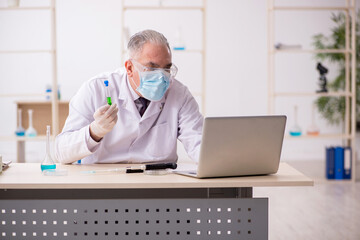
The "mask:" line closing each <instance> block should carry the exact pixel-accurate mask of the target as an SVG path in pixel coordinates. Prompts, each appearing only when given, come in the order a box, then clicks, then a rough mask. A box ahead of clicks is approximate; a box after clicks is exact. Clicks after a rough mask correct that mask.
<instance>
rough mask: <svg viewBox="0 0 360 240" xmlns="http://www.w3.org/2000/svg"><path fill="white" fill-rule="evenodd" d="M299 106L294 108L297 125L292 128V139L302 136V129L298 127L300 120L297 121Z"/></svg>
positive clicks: (290, 132)
mask: <svg viewBox="0 0 360 240" xmlns="http://www.w3.org/2000/svg"><path fill="white" fill-rule="evenodd" d="M297 110H298V109H297V106H294V119H295V123H294V126H292V128H291V129H290V131H289V134H290V136H292V137H300V136H301V134H302V131H301V128H300V126H299V125H298V121H297V120H298V119H297Z"/></svg>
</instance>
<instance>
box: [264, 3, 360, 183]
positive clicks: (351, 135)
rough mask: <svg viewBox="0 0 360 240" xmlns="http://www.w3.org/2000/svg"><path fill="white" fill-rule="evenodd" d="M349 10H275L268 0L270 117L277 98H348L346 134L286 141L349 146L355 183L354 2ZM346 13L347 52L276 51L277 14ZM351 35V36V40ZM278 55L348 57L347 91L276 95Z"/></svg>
mask: <svg viewBox="0 0 360 240" xmlns="http://www.w3.org/2000/svg"><path fill="white" fill-rule="evenodd" d="M345 5H346V6H341V7H333V6H321V7H307V6H275V1H274V0H268V113H269V114H274V113H275V99H276V97H321V96H324V97H330V96H332V97H344V98H345V120H344V125H345V128H344V131H343V132H342V133H339V134H320V135H318V136H309V135H303V136H300V137H291V136H289V135H287V136H285V139H340V140H344V142H346V144H345V145H346V146H351V148H352V164H353V165H352V168H351V169H352V180H353V181H356V178H357V176H356V171H355V169H356V148H355V131H356V125H355V124H356V109H355V106H356V88H355V87H354V86H356V49H355V47H356V39H355V38H356V29H355V25H356V24H352V26H351V29H350V19H351V22H353V23H355V22H356V11H355V10H356V8H355V0H351V4H350V0H346V1H345ZM323 10H324V11H344V12H345V16H346V18H345V19H346V20H345V48H344V49H319V50H317V49H296V48H294V49H291V48H288V49H276V48H275V30H274V29H275V21H274V18H275V12H276V11H323ZM350 32H351V36H350ZM278 53H291V54H298V53H311V54H317V53H341V54H344V55H345V66H346V67H345V90H344V91H340V92H328V93H316V92H315V90H314V92H313V93H311V92H276V91H275V85H276V77H275V55H276V54H278Z"/></svg>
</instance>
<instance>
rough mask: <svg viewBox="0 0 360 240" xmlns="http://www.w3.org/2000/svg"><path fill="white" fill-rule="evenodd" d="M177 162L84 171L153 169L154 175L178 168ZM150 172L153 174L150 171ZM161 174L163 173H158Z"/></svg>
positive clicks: (128, 171)
mask: <svg viewBox="0 0 360 240" xmlns="http://www.w3.org/2000/svg"><path fill="white" fill-rule="evenodd" d="M176 168H177V164H176V163H157V164H146V165H140V166H131V167H122V168H111V169H103V170H90V171H82V172H81V173H84V174H96V173H143V172H144V171H145V172H147V171H151V172H152V175H156V174H155V173H154V172H155V171H160V172H163V171H164V170H167V169H176ZM149 174H151V173H150V172H149ZM157 175H161V174H157Z"/></svg>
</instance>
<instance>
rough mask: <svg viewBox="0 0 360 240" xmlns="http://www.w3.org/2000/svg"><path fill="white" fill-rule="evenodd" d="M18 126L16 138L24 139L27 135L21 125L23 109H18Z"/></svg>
mask: <svg viewBox="0 0 360 240" xmlns="http://www.w3.org/2000/svg"><path fill="white" fill-rule="evenodd" d="M18 124H19V125H18V126H17V128H16V130H15V134H16V136H19V137H23V136H24V135H25V129H24V128H23V126H22V123H21V109H18Z"/></svg>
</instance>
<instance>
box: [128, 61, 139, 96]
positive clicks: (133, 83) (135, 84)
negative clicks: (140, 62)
mask: <svg viewBox="0 0 360 240" xmlns="http://www.w3.org/2000/svg"><path fill="white" fill-rule="evenodd" d="M131 64H132V65H133V67H134V70H135V69H136V71H137V72H138V74H139V76H140V71H139V70H138V69H137V68H136V67H135V64H134V63H133V62H131ZM130 80H131V81H132V83H133V84H134V85H135V87H136V90H137V89H138V88H139V87H140V85H139V86H136V83H135V81H134V79H133V78H132V77H130Z"/></svg>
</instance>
